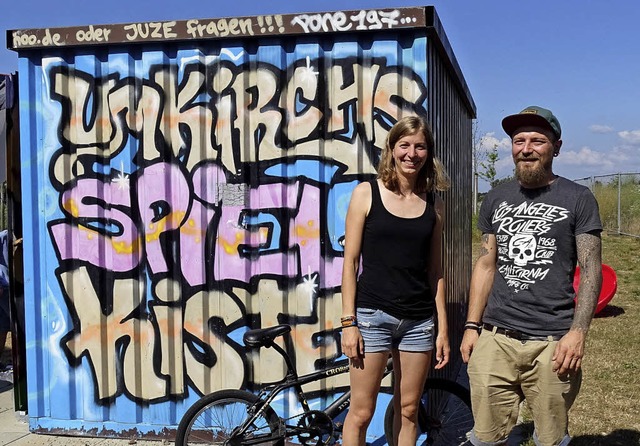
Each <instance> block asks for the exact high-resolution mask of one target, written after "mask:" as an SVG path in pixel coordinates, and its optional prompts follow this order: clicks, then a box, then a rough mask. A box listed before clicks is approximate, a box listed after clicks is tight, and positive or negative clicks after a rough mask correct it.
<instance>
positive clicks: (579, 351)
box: [551, 330, 586, 375]
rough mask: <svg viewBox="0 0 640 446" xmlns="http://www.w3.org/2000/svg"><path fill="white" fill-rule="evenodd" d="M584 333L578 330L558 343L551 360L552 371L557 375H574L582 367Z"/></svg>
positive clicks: (568, 334)
mask: <svg viewBox="0 0 640 446" xmlns="http://www.w3.org/2000/svg"><path fill="white" fill-rule="evenodd" d="M585 338H586V333H584V332H582V331H578V330H569V332H568V333H567V334H566V335H564V336H563V337H562V339H560V340H559V341H558V344H557V345H556V350H555V352H554V353H553V357H552V358H551V360H552V361H553V366H552V370H553V371H554V372H557V373H558V375H565V374H567V373H575V372H577V371H578V370H580V367H582V357H583V356H584V342H585Z"/></svg>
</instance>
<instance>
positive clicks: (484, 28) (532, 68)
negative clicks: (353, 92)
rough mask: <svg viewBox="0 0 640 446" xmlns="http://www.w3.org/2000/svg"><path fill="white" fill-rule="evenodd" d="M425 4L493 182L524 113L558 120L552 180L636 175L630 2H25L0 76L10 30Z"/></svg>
mask: <svg viewBox="0 0 640 446" xmlns="http://www.w3.org/2000/svg"><path fill="white" fill-rule="evenodd" d="M424 5H434V6H435V7H436V11H437V13H438V15H439V16H440V20H441V21H442V24H443V27H444V29H445V32H446V33H447V36H448V38H449V41H450V43H451V46H452V48H453V51H454V53H455V55H456V57H457V59H458V62H459V64H460V66H461V68H462V72H463V74H464V76H465V79H466V81H467V84H468V85H469V89H470V91H471V94H472V95H473V98H474V100H475V103H476V106H477V112H478V129H479V132H480V134H481V135H482V136H483V140H482V143H483V145H484V147H486V148H491V147H493V146H494V145H495V146H496V147H497V148H498V151H499V154H500V161H499V162H498V164H497V168H498V177H503V176H507V175H510V174H511V173H512V170H513V168H512V162H511V158H510V145H509V141H508V139H507V138H506V135H504V133H503V131H502V128H501V126H500V121H501V119H502V117H504V116H505V115H507V114H511V113H516V112H518V111H519V110H521V109H522V108H524V107H525V106H528V105H541V106H545V107H548V108H550V109H551V110H553V111H554V113H555V114H556V115H557V116H558V118H559V120H560V122H561V124H562V127H563V141H564V144H563V148H562V152H561V154H560V156H559V157H558V158H556V160H555V164H554V169H555V171H556V173H558V174H560V175H563V176H566V177H568V178H572V179H577V178H583V177H587V176H592V175H606V174H611V173H617V172H640V27H639V26H638V19H639V18H640V2H637V1H635V0H626V1H615V0H614V1H611V2H607V3H604V2H601V1H598V2H596V1H592V0H581V1H579V0H563V1H557V0H538V1H535V2H532V1H524V0H523V1H515V0H484V1H481V0H442V1H440V0H434V1H422V2H420V1H418V2H415V1H401V0H395V1H394V0H350V1H348V2H344V1H336V0H325V1H317V2H305V1H298V2H292V1H290V0H288V1H283V0H272V1H255V0H234V1H219V0H218V1H213V0H179V1H169V0H108V1H100V2H95V1H90V0H89V1H87V0H65V1H51V0H46V1H45V0H21V1H16V2H11V5H10V6H9V5H5V6H4V8H2V12H1V13H0V27H1V28H2V30H3V32H2V33H1V34H0V36H1V37H0V38H1V39H2V40H1V41H0V72H5V73H8V72H13V71H15V70H17V66H18V62H17V54H16V53H14V52H12V51H9V50H7V49H6V41H5V39H6V33H5V32H4V31H5V30H7V29H22V28H47V27H59V26H74V25H88V24H105V23H122V22H134V21H152V20H174V19H175V20H183V19H190V18H209V17H229V16H250V15H262V14H280V13H298V12H313V11H333V10H341V9H372V8H379V7H385V8H389V7H401V6H424ZM482 188H483V186H481V189H482ZM484 188H485V189H486V185H485V186H484Z"/></svg>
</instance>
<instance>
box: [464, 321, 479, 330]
mask: <svg viewBox="0 0 640 446" xmlns="http://www.w3.org/2000/svg"><path fill="white" fill-rule="evenodd" d="M464 329H465V330H473V331H477V332H478V333H480V331H482V326H481V325H480V323H479V322H473V321H467V322H465V323H464Z"/></svg>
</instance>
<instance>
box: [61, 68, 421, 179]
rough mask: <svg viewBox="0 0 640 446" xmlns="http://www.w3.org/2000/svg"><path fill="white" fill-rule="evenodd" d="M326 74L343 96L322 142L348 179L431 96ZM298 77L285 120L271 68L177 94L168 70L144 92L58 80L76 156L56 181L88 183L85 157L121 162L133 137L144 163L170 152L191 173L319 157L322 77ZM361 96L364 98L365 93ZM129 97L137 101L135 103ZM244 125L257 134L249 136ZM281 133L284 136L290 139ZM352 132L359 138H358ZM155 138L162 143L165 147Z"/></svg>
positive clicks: (365, 72) (205, 81)
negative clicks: (212, 162) (366, 145)
mask: <svg viewBox="0 0 640 446" xmlns="http://www.w3.org/2000/svg"><path fill="white" fill-rule="evenodd" d="M329 70H330V71H328V72H327V73H326V75H325V78H326V79H333V80H332V84H331V85H333V88H335V89H336V90H337V91H336V93H335V94H327V97H328V99H329V101H330V102H329V105H330V108H331V110H336V111H338V110H342V111H341V112H340V113H338V112H336V113H331V114H329V115H328V116H329V118H328V119H329V122H328V123H327V124H328V127H329V129H330V131H331V134H332V135H333V137H332V138H331V139H328V140H325V142H324V144H323V151H324V153H325V156H326V157H327V158H330V159H333V160H336V161H338V162H341V163H342V164H344V165H345V166H347V169H348V170H347V172H350V171H351V169H353V168H354V167H355V166H357V165H358V158H357V154H358V151H357V148H358V144H355V141H356V138H362V139H363V140H365V141H370V144H372V145H373V146H374V147H376V148H377V149H378V150H380V148H381V147H380V146H381V144H382V142H383V141H384V135H385V134H386V129H387V128H388V125H385V124H384V123H383V121H382V120H381V118H380V116H381V115H385V116H393V117H398V116H401V115H402V114H403V113H415V112H416V105H415V104H420V103H421V101H422V100H423V99H424V97H425V87H424V85H422V84H421V82H420V81H419V79H418V78H417V77H415V76H413V75H412V74H411V73H410V72H398V71H397V69H395V68H390V69H384V67H383V66H380V65H374V66H371V67H366V68H365V67H362V66H360V65H358V64H352V63H345V64H342V65H340V64H336V65H334V66H333V67H332V68H330V69H329ZM207 71H208V72H211V73H212V75H211V77H209V78H208V77H207V76H206V75H205V74H204V72H207ZM293 73H294V74H293V76H292V77H291V79H289V83H288V85H287V86H286V87H285V89H284V92H285V98H286V100H285V104H286V105H287V107H288V108H287V110H281V109H280V108H278V106H277V104H278V103H279V101H280V99H279V97H278V95H279V91H280V88H279V86H278V81H277V80H278V78H279V77H280V76H284V73H279V72H277V71H276V70H275V69H274V68H273V67H269V66H265V65H263V66H258V67H257V68H249V69H244V68H242V67H235V66H232V65H225V64H219V65H217V66H216V67H213V68H212V69H210V70H205V69H204V67H203V66H201V65H194V66H192V67H189V69H188V70H187V73H186V74H185V79H183V81H182V82H181V83H180V85H178V82H177V78H176V75H175V73H174V72H173V71H172V70H164V69H163V70H158V71H156V72H155V73H154V74H153V80H154V82H152V83H143V85H142V86H141V87H139V86H136V85H139V84H138V83H137V82H135V80H134V79H125V80H123V81H120V82H116V79H115V78H112V79H109V80H107V81H104V82H99V83H96V84H95V86H94V85H93V84H94V81H93V79H92V78H91V77H90V76H89V75H88V74H84V73H81V72H77V71H66V72H65V71H62V70H57V71H54V74H53V82H52V84H53V87H52V89H53V97H54V98H56V99H58V100H59V101H60V102H61V104H62V105H63V116H65V117H66V118H65V119H63V121H62V122H61V133H62V135H63V138H64V140H65V142H66V143H68V144H70V145H71V146H73V147H75V148H76V152H75V153H74V154H73V156H72V157H70V155H69V154H67V153H64V152H60V154H59V155H58V156H59V157H60V159H57V160H54V161H53V164H54V166H55V172H56V174H55V176H56V179H57V181H58V182H59V183H60V184H64V183H66V182H68V181H70V180H72V179H73V172H74V171H75V172H76V173H78V172H79V173H83V172H84V170H83V168H81V167H80V168H78V166H77V165H76V164H77V163H78V162H80V163H81V164H82V157H83V156H85V155H91V156H92V157H93V156H99V157H102V158H104V159H105V160H106V159H109V158H112V157H113V156H115V155H117V154H118V153H119V152H120V150H122V148H123V146H124V144H125V143H126V141H127V140H126V138H127V137H128V136H129V135H134V136H137V137H138V138H140V140H141V142H142V152H143V154H144V158H145V159H147V160H154V159H158V158H164V157H165V156H166V155H167V152H169V153H170V154H171V155H172V156H174V157H181V158H183V159H184V161H185V164H186V166H187V168H189V169H190V168H191V167H193V166H194V165H195V164H196V163H198V162H201V161H203V160H207V159H218V158H219V159H220V160H221V161H222V164H223V165H224V166H225V167H226V168H227V169H229V170H230V171H232V172H236V173H239V171H238V168H239V165H240V164H241V163H247V162H256V161H257V160H258V159H259V160H260V161H263V162H264V161H267V160H273V159H279V158H286V157H287V156H289V155H290V153H289V150H290V149H289V147H295V153H296V155H297V156H304V155H312V154H315V153H317V141H314V140H313V136H314V134H315V132H317V130H318V129H319V126H321V125H322V120H323V118H325V115H324V114H323V113H321V112H320V110H319V108H318V107H317V106H316V105H314V103H315V102H316V101H318V100H319V97H318V94H317V91H318V82H319V81H318V79H317V76H316V75H317V74H318V73H316V72H314V71H313V68H312V67H311V66H309V67H299V68H297V69H296V70H294V72H293ZM347 79H350V80H347ZM69 85H73V86H74V88H68V86H69ZM400 85H403V89H402V92H400V91H399V90H398V89H399V86H400ZM203 91H209V92H210V94H212V95H213V101H209V102H196V98H198V97H199V96H200V95H201V93H202V92H203ZM338 91H339V93H338ZM362 91H364V94H363V93H359V92H362ZM132 97H133V98H138V99H137V100H135V101H133V102H132V100H131V98H132ZM338 98H339V102H337V100H338ZM359 98H360V100H362V101H363V103H362V104H361V105H360V106H359V108H360V109H361V113H358V114H357V115H356V117H357V119H358V121H357V122H352V120H353V116H354V114H352V113H351V112H350V111H349V110H350V109H351V108H352V107H353V106H355V103H356V102H357V101H358V100H359ZM299 103H303V104H305V106H304V108H302V109H300V108H299V105H297V104H299ZM210 104H214V105H215V107H214V108H210V107H211V105H210ZM365 104H366V105H365ZM87 109H90V110H91V111H92V113H91V114H90V115H89V116H90V118H89V120H87V119H86V118H85V116H87V115H86V114H85V110H87ZM214 116H215V118H214ZM71 117H73V119H72V118H71ZM247 122H249V123H251V125H250V126H246V125H245V124H244V123H247ZM282 128H284V129H286V132H284V134H283V132H282V131H281V129H282ZM354 129H361V130H360V131H357V132H355V133H354ZM195 135H198V136H200V135H211V138H201V137H194V136H195ZM283 136H285V137H286V139H283ZM158 137H160V138H161V140H162V141H164V142H163V144H162V145H160V146H159V145H158V144H157V142H158ZM241 144H243V145H241ZM245 144H247V145H245ZM361 161H362V160H360V162H361ZM364 161H365V164H364V166H362V169H363V172H364V173H374V172H375V169H374V161H375V160H373V159H371V158H368V159H365V160H364ZM70 164H71V165H70Z"/></svg>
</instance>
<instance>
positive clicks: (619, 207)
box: [618, 172, 622, 235]
mask: <svg viewBox="0 0 640 446" xmlns="http://www.w3.org/2000/svg"><path fill="white" fill-rule="evenodd" d="M621 195H622V174H621V173H620V172H618V235H620V232H621V229H622V217H621V213H622V206H621V204H622V203H621V199H620V197H621Z"/></svg>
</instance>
